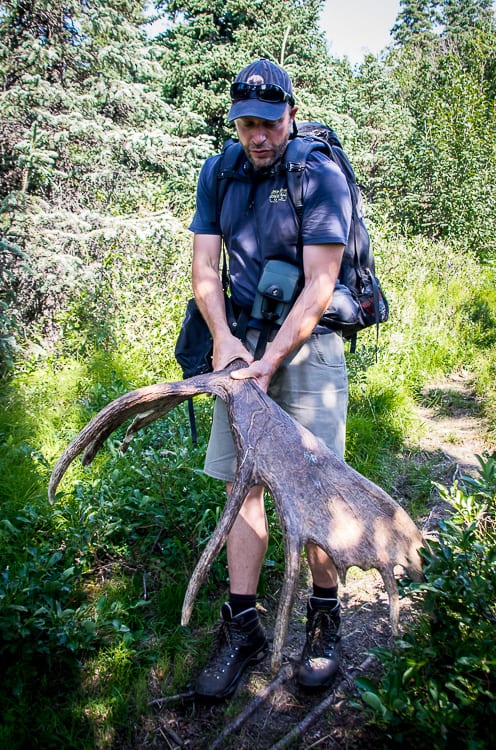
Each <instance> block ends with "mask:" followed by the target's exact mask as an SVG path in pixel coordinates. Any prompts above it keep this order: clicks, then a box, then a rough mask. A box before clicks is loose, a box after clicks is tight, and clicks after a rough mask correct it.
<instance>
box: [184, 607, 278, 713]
mask: <svg viewBox="0 0 496 750" xmlns="http://www.w3.org/2000/svg"><path fill="white" fill-rule="evenodd" d="M221 616H222V620H221V623H220V629H219V633H218V642H217V644H216V646H215V648H214V651H213V653H212V655H211V657H210V659H209V661H208V663H207V666H206V667H205V668H204V670H203V672H202V673H201V674H200V676H199V677H198V680H197V682H196V685H195V692H196V695H197V696H198V697H200V698H208V699H210V700H213V699H220V698H228V697H229V696H230V695H232V693H234V691H235V690H236V687H237V684H238V682H239V680H240V679H241V675H242V674H243V671H244V670H245V668H246V667H247V666H248V665H249V664H255V663H256V662H258V661H261V660H262V659H263V658H264V656H265V655H266V654H267V651H268V650H269V646H268V643H267V639H266V638H265V633H264V631H263V628H262V626H261V624H260V620H259V618H258V612H257V610H256V609H255V608H254V607H250V609H246V610H245V611H244V612H241V613H240V614H239V615H236V617H233V616H232V611H231V607H230V606H229V604H224V605H223V607H222V610H221Z"/></svg>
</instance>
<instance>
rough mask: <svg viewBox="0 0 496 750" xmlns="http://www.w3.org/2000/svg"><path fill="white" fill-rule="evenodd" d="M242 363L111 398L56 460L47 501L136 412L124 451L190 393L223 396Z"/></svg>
mask: <svg viewBox="0 0 496 750" xmlns="http://www.w3.org/2000/svg"><path fill="white" fill-rule="evenodd" d="M242 364H243V362H242V361H241V360H237V361H236V362H235V363H233V364H232V365H230V366H229V368H226V370H221V371H219V372H212V373H207V374H205V375H197V376H195V377H193V378H188V379H187V380H183V381H179V382H174V383H156V384H154V385H149V386H144V387H143V388H138V389H137V390H134V391H131V392H129V393H126V394H124V395H123V396H120V397H119V398H116V399H115V400H114V401H111V402H110V403H109V404H107V406H105V407H104V408H103V409H102V410H101V411H100V412H98V414H96V415H95V416H94V417H93V419H92V420H91V421H90V422H89V423H88V424H87V425H86V427H84V428H83V429H82V430H81V432H80V433H79V434H78V435H77V436H76V437H75V438H74V440H73V441H72V443H70V445H69V446H68V447H67V448H66V449H65V451H64V452H63V453H62V455H61V456H60V458H59V460H58V461H57V463H56V465H55V468H54V469H53V471H52V475H51V477H50V482H49V485H48V499H49V501H50V503H53V501H54V498H55V493H56V491H57V487H58V486H59V484H60V481H61V479H62V477H63V475H64V474H65V472H66V471H67V469H68V467H69V465H70V464H71V463H72V461H73V460H74V459H75V458H76V457H77V456H78V455H79V454H80V453H82V452H83V451H85V453H84V458H83V464H84V465H87V464H89V463H91V461H92V460H93V459H94V457H95V455H96V453H97V452H98V450H99V449H100V448H101V446H102V445H103V443H104V442H105V440H106V439H107V438H108V437H109V435H111V434H112V432H114V430H116V429H117V428H118V427H120V425H121V424H123V423H124V422H126V421H127V420H128V419H131V418H132V417H134V416H136V415H139V416H137V418H136V419H135V421H134V422H133V424H132V425H131V426H130V427H129V429H128V432H127V433H126V437H125V439H124V441H123V449H124V450H126V449H127V447H128V445H129V442H130V440H131V437H132V435H134V434H135V433H136V432H137V431H138V430H140V429H142V428H143V427H145V426H146V425H148V424H150V423H151V422H153V421H155V420H156V419H159V418H160V417H162V416H164V414H167V412H169V411H170V410H171V409H173V408H174V407H176V406H177V405H178V404H180V403H181V402H182V401H184V400H185V399H187V398H189V397H190V396H196V395H198V394H200V393H216V394H217V395H219V396H221V397H222V398H225V388H223V387H222V384H223V382H225V381H226V380H228V379H229V373H230V372H231V370H233V369H235V368H236V367H240V366H242Z"/></svg>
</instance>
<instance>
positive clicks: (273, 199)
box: [269, 188, 288, 203]
mask: <svg viewBox="0 0 496 750" xmlns="http://www.w3.org/2000/svg"><path fill="white" fill-rule="evenodd" d="M287 200H288V190H287V188H277V189H275V190H273V191H272V192H271V194H270V195H269V203H279V202H280V201H287Z"/></svg>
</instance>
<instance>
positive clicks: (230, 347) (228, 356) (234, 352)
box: [212, 335, 253, 370]
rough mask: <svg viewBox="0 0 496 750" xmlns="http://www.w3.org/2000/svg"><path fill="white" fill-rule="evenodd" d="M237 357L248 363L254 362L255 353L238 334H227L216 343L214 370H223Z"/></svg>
mask: <svg viewBox="0 0 496 750" xmlns="http://www.w3.org/2000/svg"><path fill="white" fill-rule="evenodd" d="M235 359H243V360H244V361H245V362H246V363H247V364H250V363H251V362H253V355H252V354H250V352H249V351H248V349H246V348H245V347H244V346H243V343H242V342H241V341H240V340H239V339H237V338H236V336H232V335H231V336H226V337H225V338H224V339H223V340H222V341H221V342H217V343H215V344H214V352H213V356H212V365H213V368H214V370H223V369H224V368H225V367H227V366H228V365H230V364H231V362H234V360H235Z"/></svg>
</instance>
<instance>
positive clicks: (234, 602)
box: [229, 594, 257, 617]
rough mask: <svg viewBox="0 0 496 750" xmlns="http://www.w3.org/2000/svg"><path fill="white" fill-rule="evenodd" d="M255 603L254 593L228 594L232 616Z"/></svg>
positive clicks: (253, 605)
mask: <svg viewBox="0 0 496 750" xmlns="http://www.w3.org/2000/svg"><path fill="white" fill-rule="evenodd" d="M256 603H257V596H256V594H253V596H252V595H251V594H229V606H230V607H231V611H232V614H233V617H236V615H239V614H240V613H241V612H244V611H245V609H250V607H255V605H256Z"/></svg>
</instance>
